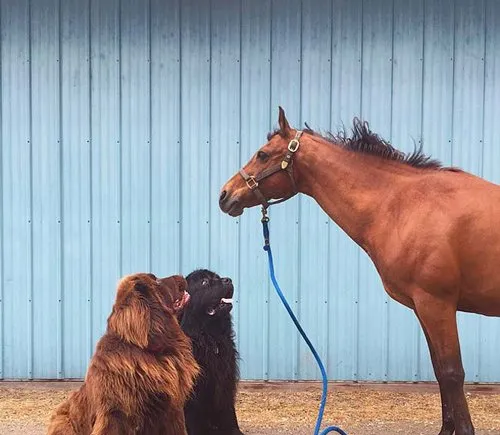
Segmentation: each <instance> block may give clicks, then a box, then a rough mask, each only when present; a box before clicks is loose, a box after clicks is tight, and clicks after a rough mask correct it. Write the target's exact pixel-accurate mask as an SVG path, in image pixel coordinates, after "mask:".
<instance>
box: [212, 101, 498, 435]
mask: <svg viewBox="0 0 500 435" xmlns="http://www.w3.org/2000/svg"><path fill="white" fill-rule="evenodd" d="M278 120H279V128H278V129H277V130H275V131H274V132H272V133H270V134H269V135H268V138H267V139H268V141H267V143H266V144H264V145H263V146H262V147H261V148H260V149H259V150H258V151H257V152H256V153H255V154H254V155H253V156H252V158H251V159H250V160H249V161H248V163H247V164H246V165H245V166H244V167H243V168H242V169H240V171H239V172H237V173H236V174H234V175H233V176H232V177H231V178H230V179H229V180H228V181H227V182H226V184H224V186H223V187H222V189H221V192H220V197H219V206H220V208H221V210H222V211H223V212H225V213H227V214H229V215H230V216H233V217H236V216H239V215H241V214H242V213H243V210H244V209H245V208H248V207H254V206H258V205H262V207H263V208H264V209H267V208H268V207H269V206H270V205H272V204H276V203H279V202H282V201H285V200H287V199H289V198H291V197H293V196H294V195H296V194H297V193H302V194H305V195H308V196H310V197H312V198H314V199H315V200H316V202H317V203H318V204H319V206H320V207H321V208H322V209H323V210H324V211H325V212H326V213H327V214H328V216H329V217H330V218H331V219H332V220H333V221H334V222H336V224H337V225H339V226H340V227H341V228H342V229H343V230H344V232H345V233H346V234H347V235H348V236H349V237H350V238H351V239H352V240H353V241H354V242H355V243H357V244H358V245H359V246H360V247H361V248H362V249H363V250H364V251H365V252H366V253H367V254H368V256H369V257H370V259H371V260H372V261H373V263H374V265H375V267H376V270H377V272H378V274H379V276H380V278H381V280H382V284H383V286H384V289H385V291H386V292H387V293H388V294H389V295H390V296H391V297H392V298H393V299H395V300H396V301H397V302H399V303H401V304H403V305H405V306H406V307H408V308H410V309H412V310H413V311H414V313H415V314H416V316H417V318H418V321H419V323H420V325H421V327H422V329H423V331H424V334H425V337H426V339H427V344H428V347H429V351H430V356H431V360H432V365H433V368H434V373H435V375H436V378H437V381H438V384H439V390H440V395H441V405H442V426H441V430H440V432H439V435H452V434H453V433H455V434H456V435H472V434H474V426H473V424H472V421H471V416H470V412H469V409H468V405H467V400H466V397H465V393H464V379H465V372H464V368H463V364H462V357H461V351H460V343H459V336H458V328H457V320H456V313H457V311H465V312H470V313H477V314H482V315H486V316H497V317H498V316H500V274H499V273H498V267H499V266H498V264H499V261H500V225H499V224H498V219H499V218H500V186H498V185H496V184H493V183H490V182H488V181H486V180H484V179H482V178H479V177H477V176H475V175H473V174H470V173H467V172H465V171H463V170H460V169H459V168H455V167H445V166H443V165H442V164H441V163H440V162H439V161H437V160H433V159H431V158H430V157H428V156H426V155H425V154H424V153H423V152H422V147H420V148H418V149H415V151H414V152H413V153H409V154H405V153H403V152H401V151H399V150H397V149H396V148H394V147H393V146H392V145H391V144H390V143H389V142H387V141H385V140H383V139H381V138H380V137H379V136H378V135H377V134H375V133H373V132H372V131H371V130H370V128H369V125H368V124H367V123H366V122H362V121H360V120H359V119H357V118H355V119H354V126H353V131H352V135H351V136H350V137H348V136H347V135H346V134H345V133H344V134H342V133H341V134H337V135H332V134H329V135H328V136H323V135H321V134H319V133H317V132H315V131H313V130H311V129H310V128H309V127H308V126H307V124H306V127H307V128H305V129H304V130H297V129H294V128H292V127H291V126H290V125H289V123H288V121H287V119H286V116H285V112H284V110H283V109H282V108H281V107H279V119H278Z"/></svg>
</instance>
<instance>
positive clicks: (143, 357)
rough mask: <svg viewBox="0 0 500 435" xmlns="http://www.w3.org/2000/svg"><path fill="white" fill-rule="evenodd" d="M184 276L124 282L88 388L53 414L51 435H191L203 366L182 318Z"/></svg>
mask: <svg viewBox="0 0 500 435" xmlns="http://www.w3.org/2000/svg"><path fill="white" fill-rule="evenodd" d="M186 286H187V285H186V281H185V280H184V278H182V277H180V276H172V277H168V278H164V279H157V278H156V277H155V276H154V275H151V274H136V275H131V276H127V277H125V278H123V279H122V280H121V282H120V283H119V285H118V290H117V295H116V301H115V304H114V306H113V311H112V313H111V315H110V316H109V318H108V328H107V331H106V333H105V334H104V336H103V337H102V338H101V340H100V341H99V343H98V344H97V348H96V351H95V354H94V356H93V358H92V360H91V362H90V366H89V368H88V371H87V375H86V378H85V382H84V384H83V385H82V387H81V388H80V389H79V390H78V391H77V392H75V393H73V395H72V396H71V397H70V398H69V399H68V400H66V401H65V402H64V403H62V404H61V405H60V406H59V408H58V409H57V410H56V411H55V413H54V415H53V416H52V419H51V422H50V425H49V430H48V433H49V435H70V434H78V435H87V434H89V435H90V434H91V435H104V434H105V435H129V434H135V435H138V434H143V435H156V434H158V435H159V434H162V435H184V434H186V427H185V422H184V412H183V407H184V403H185V401H186V399H187V397H188V395H189V393H190V392H191V389H192V387H193V383H194V380H195V377H196V376H197V374H198V372H199V367H198V365H197V363H196V361H195V359H194V358H193V355H192V349H191V342H190V340H189V339H188V338H187V337H186V335H184V333H183V332H182V330H181V328H180V326H179V323H178V321H177V319H176V312H177V311H179V310H181V309H182V308H183V307H184V305H185V304H186V302H187V301H188V299H189V295H188V294H187V292H186Z"/></svg>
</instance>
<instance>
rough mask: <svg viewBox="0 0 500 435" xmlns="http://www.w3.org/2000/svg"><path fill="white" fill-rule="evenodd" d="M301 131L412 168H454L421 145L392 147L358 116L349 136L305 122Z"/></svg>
mask: <svg viewBox="0 0 500 435" xmlns="http://www.w3.org/2000/svg"><path fill="white" fill-rule="evenodd" d="M303 131H304V133H308V134H311V135H313V136H317V137H320V138H322V139H324V140H325V141H327V142H329V143H332V144H334V145H337V146H341V147H343V148H346V149H348V150H350V151H354V152H359V153H364V154H370V155H373V156H377V157H380V158H382V159H386V160H395V161H397V162H401V163H404V164H407V165H409V166H413V167H414V168H424V169H443V170H456V169H455V168H449V167H444V166H443V165H442V164H441V162H440V161H439V160H435V159H433V158H431V157H429V156H427V155H425V154H424V153H423V150H422V145H420V146H419V147H418V148H417V147H415V149H414V150H413V152H412V153H408V154H406V153H403V152H402V151H399V150H398V149H396V148H394V147H393V146H392V145H391V144H390V142H388V141H386V140H384V139H382V138H381V137H380V136H378V135H377V134H376V133H373V132H372V131H371V130H370V127H369V125H368V122H366V121H361V120H360V119H358V118H354V121H353V127H352V133H351V135H350V136H348V135H347V134H346V132H345V129H343V130H342V131H340V132H338V133H337V134H333V133H331V132H328V133H327V134H326V135H322V134H320V133H318V132H316V131H314V130H312V129H311V128H310V127H309V126H308V125H307V123H306V128H305V129H304V130H303ZM280 133H281V132H280V131H279V130H275V131H273V132H271V133H269V134H268V140H270V139H271V137H273V136H274V135H276V134H280Z"/></svg>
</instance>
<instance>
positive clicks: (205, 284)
mask: <svg viewBox="0 0 500 435" xmlns="http://www.w3.org/2000/svg"><path fill="white" fill-rule="evenodd" d="M207 285H208V279H206V278H205V279H204V280H203V281H202V282H201V286H202V287H206V286H207Z"/></svg>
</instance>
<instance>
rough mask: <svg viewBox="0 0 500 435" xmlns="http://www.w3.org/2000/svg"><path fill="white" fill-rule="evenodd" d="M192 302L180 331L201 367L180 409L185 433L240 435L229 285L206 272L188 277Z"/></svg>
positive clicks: (225, 279) (184, 315) (188, 305)
mask: <svg viewBox="0 0 500 435" xmlns="http://www.w3.org/2000/svg"><path fill="white" fill-rule="evenodd" d="M186 279H187V282H188V292H189V294H190V295H191V300H190V302H189V303H188V304H187V306H186V308H185V310H184V313H183V314H182V319H181V327H182V329H183V330H184V332H185V333H186V334H187V335H188V336H189V337H190V338H191V340H192V342H193V353H194V357H195V359H196V361H197V362H198V364H199V365H200V368H201V375H200V376H199V377H198V379H197V381H196V384H195V387H194V391H193V394H192V397H191V399H190V400H189V401H188V403H187V404H186V407H185V408H184V413H185V416H186V427H187V431H188V434H189V435H243V433H242V432H241V431H240V429H239V427H238V421H237V418H236V412H235V408H234V402H235V397H236V386H237V383H238V379H239V370H238V363H237V359H238V352H237V351H236V347H235V344H234V332H233V325H232V320H231V308H232V304H222V303H221V299H222V298H227V299H230V298H232V297H233V291H234V289H233V284H232V282H231V280H230V279H229V278H221V277H220V276H219V275H217V274H215V273H213V272H211V271H209V270H196V271H194V272H192V273H191V274H189V275H188V276H187V278H186Z"/></svg>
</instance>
